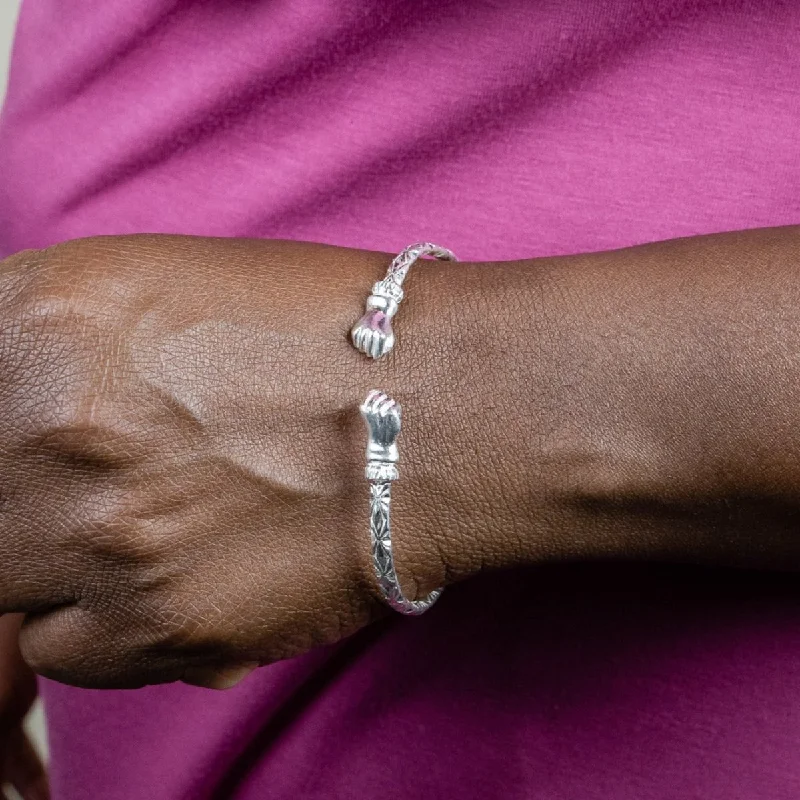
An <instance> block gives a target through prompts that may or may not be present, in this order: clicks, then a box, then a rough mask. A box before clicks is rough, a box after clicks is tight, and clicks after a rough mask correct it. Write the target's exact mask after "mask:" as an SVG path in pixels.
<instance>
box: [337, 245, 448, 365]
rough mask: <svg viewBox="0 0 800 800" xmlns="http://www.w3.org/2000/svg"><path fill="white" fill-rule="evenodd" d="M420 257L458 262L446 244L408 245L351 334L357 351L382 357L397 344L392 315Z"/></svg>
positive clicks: (369, 301) (369, 298) (375, 289)
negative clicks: (405, 283)
mask: <svg viewBox="0 0 800 800" xmlns="http://www.w3.org/2000/svg"><path fill="white" fill-rule="evenodd" d="M420 256H433V258H437V259H440V260H442V261H457V260H458V259H456V257H455V255H454V254H453V253H452V252H451V251H450V250H448V249H446V248H444V247H439V245H436V244H431V243H430V242H420V243H419V244H412V245H411V247H407V248H406V249H405V250H403V252H402V253H400V255H398V256H397V257H396V258H395V259H394V261H392V263H391V266H390V267H389V271H388V272H387V273H386V277H385V278H384V279H383V280H382V281H378V282H377V283H376V284H375V285H374V286H373V287H372V294H371V295H370V296H369V297H368V298H367V310H366V312H365V313H364V316H363V317H361V319H360V320H359V321H358V322H357V323H356V324H355V325H354V326H353V329H352V330H351V331H350V336H351V339H352V341H353V344H354V345H355V347H356V349H357V350H360V351H361V352H362V353H364V354H365V355H367V356H369V357H370V358H380V357H381V356H384V355H386V353H388V352H389V351H390V350H391V349H392V348H393V347H394V332H393V331H392V318H393V317H394V315H395V314H396V313H397V309H398V307H399V305H400V301H401V300H402V299H403V281H404V280H405V277H406V275H407V274H408V270H409V269H411V266H412V264H414V262H415V261H416V260H417V259H418V258H420Z"/></svg>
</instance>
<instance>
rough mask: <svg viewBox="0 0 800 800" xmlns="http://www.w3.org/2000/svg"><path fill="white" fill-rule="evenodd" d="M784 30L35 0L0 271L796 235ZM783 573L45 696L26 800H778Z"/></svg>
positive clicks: (454, 603) (574, 1) (511, 608)
mask: <svg viewBox="0 0 800 800" xmlns="http://www.w3.org/2000/svg"><path fill="white" fill-rule="evenodd" d="M799 46H800V4H798V3H795V2H792V0H707V2H703V0H603V1H602V2H600V1H599V0H598V1H597V2H586V0H552V1H547V0H539V2H533V0H502V1H501V0H358V2H343V1H342V2H336V1H335V0H327V1H326V0H317V1H316V2H313V0H271V2H266V1H264V2H259V1H258V0H250V1H248V2H244V0H241V1H240V2H225V1H224V0H205V1H204V2H189V0H169V1H168V0H82V2H80V3H79V2H77V0H75V1H74V2H71V3H70V2H66V1H65V0H31V1H29V2H26V3H25V4H24V8H23V12H22V17H21V21H20V28H19V35H18V39H17V44H16V48H15V52H14V61H13V65H12V71H11V86H10V91H9V94H8V102H7V105H6V108H5V111H4V114H3V117H2V122H1V123H0V176H2V177H0V252H4V253H8V252H11V251H14V250H17V249H21V248H24V247H32V246H33V247H36V246H42V245H47V244H51V243H53V242H57V241H59V240H63V239H67V238H72V237H77V236H85V235H89V234H99V233H127V232H134V231H165V232H166V231H169V232H183V233H195V234H215V235H225V236H240V235H249V236H264V237H281V238H297V239H311V240H319V241H324V242H330V243H335V244H343V245H350V246H356V247H366V248H375V249H382V250H387V251H396V250H398V249H400V248H401V247H403V246H404V245H406V244H408V243H409V242H412V241H416V240H419V239H432V240H434V241H437V242H441V243H442V244H444V245H447V246H448V247H452V248H453V249H454V250H455V251H456V252H457V253H459V254H460V255H461V256H462V257H463V258H467V259H471V260H473V259H482V258H492V259H499V258H515V257H522V256H535V255H541V254H553V253H565V252H574V251H582V250H592V249H599V248H611V247H618V246H622V245H627V244H632V243H635V242H643V241H649V240H654V239H661V238H668V237H674V236H682V235H689V234H697V233H706V232H711V231H719V230H725V229H734V228H747V227H756V226H765V225H781V224H788V223H796V222H798V217H800V191H798V187H799V186H800V124H799V123H800V49H798V47H799ZM796 584H797V578H796V576H791V575H788V576H787V575H770V574H762V575H757V574H747V573H741V572H722V571H720V572H716V571H711V570H701V569H696V570H692V569H678V568H670V567H657V566H626V567H623V566H609V565H605V566H573V567H566V566H565V567H560V568H557V567H551V568H546V569H544V568H543V569H539V570H528V571H524V572H522V571H521V572H519V573H515V574H513V575H510V576H487V577H484V578H481V579H478V580H475V581H472V582H468V583H466V584H463V585H461V586H458V587H454V588H452V589H450V590H448V592H447V593H446V594H445V596H444V598H443V599H442V601H441V603H440V604H439V605H438V606H437V607H436V609H435V610H433V611H432V612H431V613H430V614H428V615H426V616H424V617H421V618H419V619H413V620H406V619H401V618H399V617H395V618H392V619H388V620H386V621H385V622H383V623H380V624H378V625H375V626H373V627H372V628H369V629H367V630H365V631H363V632H362V633H360V634H358V635H356V636H354V637H352V638H351V639H349V640H348V641H346V642H344V643H343V644H341V645H340V646H338V647H334V648H327V649H323V650H318V651H316V652H313V653H310V654H309V655H307V656H304V657H301V658H299V659H296V660H294V661H291V662H285V663H280V664H276V665H274V666H271V667H267V668H264V669H262V670H259V671H258V672H257V673H256V674H255V675H254V676H253V677H251V678H250V679H249V680H247V681H246V682H245V683H244V684H243V685H242V686H241V687H239V688H237V689H235V690H233V691H231V692H228V693H220V694H217V693H211V692H207V691H204V690H200V689H194V688H190V687H187V686H183V685H174V686H161V687H153V688H149V689H145V690H139V691H132V692H95V691H83V690H79V689H73V688H69V687H64V686H60V685H56V684H52V683H47V682H45V684H44V686H43V690H44V695H45V698H46V702H47V710H48V715H49V720H50V729H51V739H52V741H51V744H52V758H53V761H52V775H53V783H54V787H55V797H56V798H60V799H61V800H78V798H91V799H92V800H97V798H103V800H117V799H121V798H126V799H128V798H135V799H136V800H139V798H148V800H160V799H161V798H164V800H166V799H167V798H169V800H174V799H175V798H186V799H187V800H189V799H191V800H197V799H198V798H223V797H232V798H237V800H256V798H266V797H269V798H298V797H301V798H365V797H373V796H376V797H391V798H400V799H401V800H404V799H405V798H408V800H412V799H414V800H416V799H417V798H449V797H458V798H473V797H474V798H481V800H488V799H490V798H511V799H512V800H513V798H537V799H540V800H611V799H613V800H617V799H618V798H619V799H620V800H689V799H690V798H698V800H701V799H702V800H717V799H719V800H723V798H724V800H761V799H762V798H763V800H789V799H790V798H791V799H792V800H796V798H797V797H800V595H799V594H798V591H797V589H796Z"/></svg>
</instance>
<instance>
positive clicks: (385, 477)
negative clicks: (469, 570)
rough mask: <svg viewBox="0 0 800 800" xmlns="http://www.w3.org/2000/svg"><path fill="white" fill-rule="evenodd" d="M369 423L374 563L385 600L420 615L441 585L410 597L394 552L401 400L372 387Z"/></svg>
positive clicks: (365, 411)
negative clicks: (394, 495)
mask: <svg viewBox="0 0 800 800" xmlns="http://www.w3.org/2000/svg"><path fill="white" fill-rule="evenodd" d="M361 415H362V417H363V418H364V421H365V422H366V423H367V429H368V431H369V440H368V442H367V467H366V470H365V475H366V478H367V480H368V481H369V496H370V514H369V532H370V541H371V543H372V565H373V567H374V569H375V577H376V578H377V580H378V586H379V587H380V590H381V594H382V595H383V598H384V600H386V602H387V603H388V604H389V605H390V606H391V607H392V608H393V609H394V610H395V611H399V612H400V613H401V614H410V615H413V616H417V615H419V614H422V613H423V612H425V611H427V610H428V609H429V608H430V607H431V606H432V605H433V604H434V603H435V602H436V601H437V600H438V599H439V595H441V593H442V589H435V590H434V591H432V592H431V593H430V594H429V595H428V596H427V597H424V598H422V599H421V600H409V599H408V598H407V597H406V596H405V595H404V594H403V590H402V589H401V588H400V581H399V580H398V579H397V572H396V571H395V568H394V555H393V553H392V481H395V480H397V478H398V477H399V472H398V469H397V461H398V459H399V457H400V454H399V451H398V449H397V443H396V440H397V436H398V434H399V433H400V427H401V408H400V404H399V403H398V402H397V401H396V400H394V399H393V398H391V397H389V395H387V394H386V393H385V392H381V391H378V390H377V389H373V390H372V391H371V392H370V393H369V394H368V395H367V399H366V400H365V401H364V403H363V404H362V406H361Z"/></svg>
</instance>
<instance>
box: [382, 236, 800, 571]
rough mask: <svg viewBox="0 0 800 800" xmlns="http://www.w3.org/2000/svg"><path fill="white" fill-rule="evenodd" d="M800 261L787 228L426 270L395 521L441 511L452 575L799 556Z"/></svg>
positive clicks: (429, 520)
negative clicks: (598, 563)
mask: <svg viewBox="0 0 800 800" xmlns="http://www.w3.org/2000/svg"><path fill="white" fill-rule="evenodd" d="M799 260H800V229H797V228H794V229H792V228H784V229H772V230H765V231H753V232H744V233H737V234H728V235H721V236H712V237H700V238H695V239H685V240H679V241H673V242H665V243H658V244H654V245H648V246H644V247H638V248H632V249H627V250H622V251H617V252H609V253H600V254H591V255H586V256H575V257H569V258H552V259H537V260H533V261H529V262H513V263H505V264H480V265H471V264H462V265H455V266H451V265H439V264H436V265H434V264H430V265H426V266H425V269H426V275H425V277H424V278H423V277H422V276H421V275H417V276H416V277H415V278H413V279H412V280H413V288H412V289H411V290H410V291H409V293H408V296H409V299H408V301H407V304H408V306H407V308H406V309H404V311H403V312H401V314H407V316H406V317H405V318H403V319H402V322H401V323H399V324H402V326H403V328H402V335H403V341H402V343H401V344H400V345H398V348H397V355H396V364H395V368H396V369H397V370H398V371H399V372H401V373H402V372H403V371H405V370H407V371H408V372H409V374H412V373H414V370H415V369H416V370H417V371H418V372H419V374H420V375H421V376H422V377H416V378H413V379H412V380H411V385H412V386H413V387H414V389H413V391H412V394H413V402H412V403H409V404H408V415H407V417H408V419H409V424H408V426H407V427H408V428H409V429H412V430H413V431H414V432H413V433H409V434H407V436H406V440H405V441H404V445H405V452H406V453H408V459H407V460H408V462H410V463H408V464H407V467H406V469H407V472H408V473H410V475H411V476H412V477H411V479H410V483H411V484H413V485H411V486H410V487H409V491H408V494H407V496H406V499H405V503H404V500H403V499H402V497H403V495H402V493H401V492H400V491H398V493H397V501H396V502H397V506H398V512H399V513H398V514H397V516H398V517H399V518H401V517H402V516H403V515H404V514H405V515H406V518H407V520H408V523H409V524H412V523H413V522H414V521H415V520H416V519H417V518H418V517H419V516H420V515H423V516H424V517H425V520H426V522H425V528H426V530H428V531H430V535H431V543H430V545H429V547H434V546H435V547H437V548H438V549H439V551H440V553H441V556H442V560H443V561H444V562H445V564H446V566H447V568H448V569H449V571H450V578H451V579H457V578H459V577H463V576H466V575H469V574H473V573H474V572H476V571H478V570H480V569H481V568H483V567H500V566H508V565H512V564H519V563H535V562H541V561H543V560H550V559H559V560H560V559H569V558H573V559H582V558H597V557H601V558H602V557H609V558H639V559H653V558H665V559H671V560H680V561H711V562H718V563H735V564H746V565H754V566H775V567H783V568H795V567H800V531H798V530H797V526H798V523H799V522H800V515H798V509H800V433H798V430H800V426H798V422H800V388H798V379H800V361H799V360H798V356H797V354H798V353H800V270H798V268H797V264H798V263H799ZM456 286H458V287H459V288H458V289H457V290H456V291H455V293H454V291H453V290H454V287H456ZM448 297H450V298H451V299H449V300H448ZM412 363H416V364H417V365H419V364H422V365H423V366H422V367H421V368H420V367H416V368H414V367H412ZM416 384H418V385H416ZM434 448H440V451H438V452H437V451H435V449H434ZM441 448H444V449H443V450H442V449H441ZM437 519H438V520H439V521H438V523H437V521H436V520H437ZM401 524H402V523H401V522H400V521H399V520H398V522H397V528H398V531H399V532H401V531H402V528H401ZM417 524H419V523H417ZM399 535H400V536H402V533H400V534H399ZM422 546H424V545H422ZM428 555H429V556H431V555H432V554H430V553H429V554H428ZM429 563H430V561H429ZM432 579H433V577H432Z"/></svg>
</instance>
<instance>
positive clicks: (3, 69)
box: [0, 0, 21, 103]
mask: <svg viewBox="0 0 800 800" xmlns="http://www.w3.org/2000/svg"><path fill="white" fill-rule="evenodd" d="M20 2H21V0H0V103H1V102H2V100H3V97H4V95H5V92H6V81H7V80H8V57H9V55H10V53H11V40H12V39H13V38H14V26H15V25H16V22H17V14H18V13H19V6H20Z"/></svg>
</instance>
